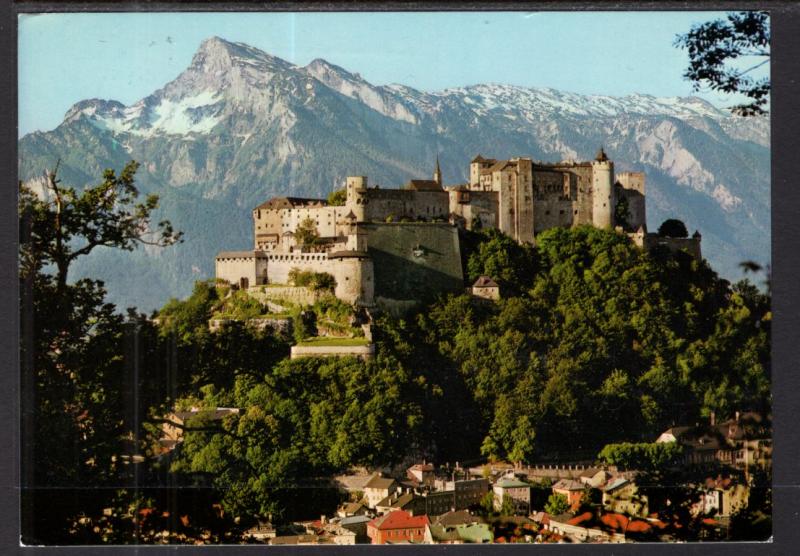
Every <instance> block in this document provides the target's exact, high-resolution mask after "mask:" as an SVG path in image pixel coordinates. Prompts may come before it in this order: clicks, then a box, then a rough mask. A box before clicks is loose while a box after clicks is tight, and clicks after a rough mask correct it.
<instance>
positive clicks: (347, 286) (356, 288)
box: [267, 253, 374, 306]
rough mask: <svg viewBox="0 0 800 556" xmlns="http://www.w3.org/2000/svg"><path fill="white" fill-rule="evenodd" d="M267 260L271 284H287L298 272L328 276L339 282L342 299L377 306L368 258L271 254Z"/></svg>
mask: <svg viewBox="0 0 800 556" xmlns="http://www.w3.org/2000/svg"><path fill="white" fill-rule="evenodd" d="M267 258H268V264H267V276H268V277H269V281H270V283H277V284H287V283H288V282H289V273H290V272H291V271H292V269H295V268H296V269H298V270H301V271H311V272H325V273H327V274H330V275H331V276H333V278H334V280H336V289H335V291H334V294H335V295H336V297H338V298H339V299H341V300H343V301H346V302H347V303H354V304H358V305H366V306H370V305H372V304H373V302H374V296H373V292H374V284H373V280H374V278H373V272H372V261H371V260H370V259H368V258H331V257H329V254H328V253H271V254H269V255H267ZM270 289H272V288H270Z"/></svg>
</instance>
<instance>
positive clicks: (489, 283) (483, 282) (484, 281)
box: [472, 276, 500, 288]
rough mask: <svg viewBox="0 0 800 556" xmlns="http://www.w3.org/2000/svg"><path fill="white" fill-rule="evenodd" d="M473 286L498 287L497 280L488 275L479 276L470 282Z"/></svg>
mask: <svg viewBox="0 0 800 556" xmlns="http://www.w3.org/2000/svg"><path fill="white" fill-rule="evenodd" d="M472 287H473V288H499V287H500V286H498V285H497V282H495V281H494V280H492V279H491V278H489V277H488V276H479V277H478V279H477V280H475V283H474V284H472Z"/></svg>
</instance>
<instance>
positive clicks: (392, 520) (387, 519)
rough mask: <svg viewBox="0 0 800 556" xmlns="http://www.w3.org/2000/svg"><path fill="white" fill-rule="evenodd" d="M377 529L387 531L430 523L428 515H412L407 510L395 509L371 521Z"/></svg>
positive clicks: (371, 524) (370, 523)
mask: <svg viewBox="0 0 800 556" xmlns="http://www.w3.org/2000/svg"><path fill="white" fill-rule="evenodd" d="M369 525H370V526H372V527H374V528H375V529H378V530H381V531H385V530H387V529H411V528H417V527H425V526H426V525H430V520H429V519H428V516H427V515H424V514H423V515H417V516H412V515H411V514H410V513H409V512H407V511H405V510H395V511H393V512H389V513H388V514H386V515H383V516H381V517H376V518H375V519H373V520H372V521H370V522H369Z"/></svg>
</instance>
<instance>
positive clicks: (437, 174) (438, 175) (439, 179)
mask: <svg viewBox="0 0 800 556" xmlns="http://www.w3.org/2000/svg"><path fill="white" fill-rule="evenodd" d="M433 181H435V182H436V183H438V184H439V185H442V170H441V168H439V155H438V154H437V155H436V170H434V171H433Z"/></svg>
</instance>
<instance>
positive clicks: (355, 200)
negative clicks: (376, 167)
mask: <svg viewBox="0 0 800 556" xmlns="http://www.w3.org/2000/svg"><path fill="white" fill-rule="evenodd" d="M345 204H346V205H347V208H348V209H350V210H351V211H353V214H355V216H356V221H358V222H364V221H366V208H365V205H366V204H367V176H348V177H347V201H346V203H345Z"/></svg>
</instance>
